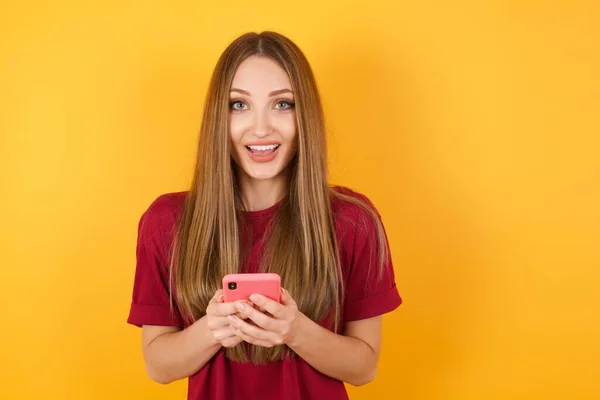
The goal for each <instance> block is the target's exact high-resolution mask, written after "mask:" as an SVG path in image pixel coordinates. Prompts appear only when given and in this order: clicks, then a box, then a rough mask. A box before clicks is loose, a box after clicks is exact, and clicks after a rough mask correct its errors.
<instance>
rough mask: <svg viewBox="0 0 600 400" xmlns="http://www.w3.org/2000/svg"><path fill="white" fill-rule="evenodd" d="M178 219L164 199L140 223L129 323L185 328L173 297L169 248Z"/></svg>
mask: <svg viewBox="0 0 600 400" xmlns="http://www.w3.org/2000/svg"><path fill="white" fill-rule="evenodd" d="M173 228H174V216H173V213H172V211H171V210H170V209H169V207H168V204H166V203H165V201H164V199H161V198H159V199H157V200H156V201H155V202H154V203H152V205H151V206H150V207H149V208H148V210H147V211H146V212H145V213H144V214H143V215H142V217H141V219H140V221H139V224H138V237H137V247H136V269H135V279H134V282H133V295H132V301H131V307H130V310H129V317H128V319H127V322H128V323H129V324H132V325H136V326H138V327H141V326H142V325H161V326H183V321H182V318H181V314H180V313H179V310H178V309H177V306H176V305H175V299H174V298H173V305H171V297H170V295H169V292H170V291H169V280H170V279H169V265H168V262H169V247H170V237H172V231H173Z"/></svg>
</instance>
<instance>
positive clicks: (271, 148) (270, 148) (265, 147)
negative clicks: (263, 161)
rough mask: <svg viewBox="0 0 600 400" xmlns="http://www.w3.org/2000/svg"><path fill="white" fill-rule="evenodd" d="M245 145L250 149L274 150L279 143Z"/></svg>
mask: <svg viewBox="0 0 600 400" xmlns="http://www.w3.org/2000/svg"><path fill="white" fill-rule="evenodd" d="M247 147H248V148H250V149H252V150H262V151H264V150H274V149H276V148H278V147H279V145H278V144H270V145H267V146H247Z"/></svg>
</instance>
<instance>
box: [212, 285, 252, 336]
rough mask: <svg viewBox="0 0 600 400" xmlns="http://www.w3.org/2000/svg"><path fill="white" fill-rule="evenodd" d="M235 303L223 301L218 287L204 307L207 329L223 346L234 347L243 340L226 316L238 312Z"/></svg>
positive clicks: (221, 291) (221, 292)
mask: <svg viewBox="0 0 600 400" xmlns="http://www.w3.org/2000/svg"><path fill="white" fill-rule="evenodd" d="M235 305H236V303H235V302H231V303H225V302H223V290H222V289H219V290H217V292H216V293H215V295H214V296H213V298H212V299H211V300H210V302H209V303H208V307H206V318H207V321H206V322H207V326H208V330H209V331H210V333H211V334H212V337H213V339H214V340H215V342H217V343H219V344H221V346H223V347H235V346H237V345H238V344H240V343H241V342H242V341H243V340H242V339H241V338H240V337H239V336H237V335H236V334H235V330H234V328H233V327H232V326H231V324H230V322H229V319H228V318H227V317H228V316H229V315H234V314H237V313H238V310H237V308H236V306H235Z"/></svg>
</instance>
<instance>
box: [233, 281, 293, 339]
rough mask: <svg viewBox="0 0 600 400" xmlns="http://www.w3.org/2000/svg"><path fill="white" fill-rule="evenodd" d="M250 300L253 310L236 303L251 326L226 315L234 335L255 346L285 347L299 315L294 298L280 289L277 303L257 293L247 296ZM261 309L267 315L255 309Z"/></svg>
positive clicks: (291, 336) (291, 335) (291, 337)
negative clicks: (283, 345) (279, 297)
mask: <svg viewBox="0 0 600 400" xmlns="http://www.w3.org/2000/svg"><path fill="white" fill-rule="evenodd" d="M250 301H251V302H252V303H253V304H255V305H256V306H257V307H251V306H250V305H248V304H246V305H244V304H242V303H241V302H240V303H238V310H239V312H240V314H241V315H242V317H246V318H248V319H249V320H251V321H252V322H254V324H255V325H252V324H249V323H248V322H246V321H244V320H242V319H241V318H238V317H236V316H233V315H230V316H229V321H230V324H231V326H232V327H233V328H234V329H235V332H236V335H238V336H239V337H240V338H242V339H243V340H244V341H246V342H248V343H252V344H254V345H256V346H262V347H273V346H277V345H282V344H289V343H290V341H291V340H292V339H293V337H294V335H295V334H296V331H297V330H298V323H299V321H300V319H301V315H302V314H301V313H300V311H298V306H297V304H296V302H295V301H294V299H292V297H291V296H290V294H289V293H288V291H287V290H285V289H281V303H278V302H276V301H273V300H271V299H269V298H267V297H265V296H262V295H260V294H253V295H252V296H250ZM258 308H260V309H261V310H265V311H266V312H268V313H269V314H270V316H269V315H267V314H265V313H262V312H261V311H259V310H258Z"/></svg>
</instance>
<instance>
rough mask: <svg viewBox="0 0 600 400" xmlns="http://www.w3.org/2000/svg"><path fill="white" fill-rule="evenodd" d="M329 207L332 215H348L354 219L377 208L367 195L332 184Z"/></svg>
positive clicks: (377, 213)
mask: <svg viewBox="0 0 600 400" xmlns="http://www.w3.org/2000/svg"><path fill="white" fill-rule="evenodd" d="M331 189H332V196H331V208H332V211H333V214H334V216H336V217H339V216H342V217H350V218H352V219H354V220H356V219H357V218H360V217H363V216H367V215H369V214H371V213H370V212H369V211H372V212H374V213H375V214H376V215H377V216H378V217H379V212H378V211H377V208H376V207H375V205H374V204H373V202H372V201H371V199H370V198H369V197H367V195H365V194H364V193H361V192H359V191H357V190H355V189H351V188H349V187H346V186H332V187H331Z"/></svg>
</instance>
